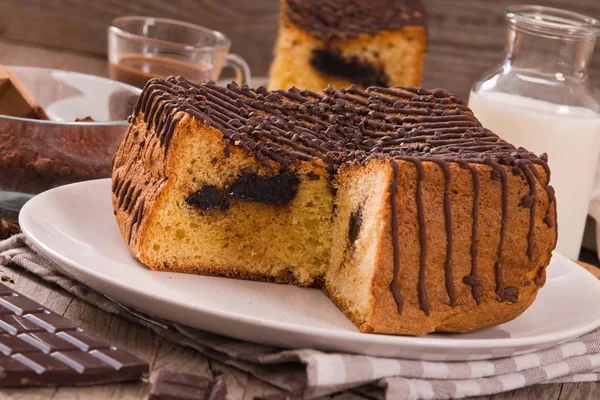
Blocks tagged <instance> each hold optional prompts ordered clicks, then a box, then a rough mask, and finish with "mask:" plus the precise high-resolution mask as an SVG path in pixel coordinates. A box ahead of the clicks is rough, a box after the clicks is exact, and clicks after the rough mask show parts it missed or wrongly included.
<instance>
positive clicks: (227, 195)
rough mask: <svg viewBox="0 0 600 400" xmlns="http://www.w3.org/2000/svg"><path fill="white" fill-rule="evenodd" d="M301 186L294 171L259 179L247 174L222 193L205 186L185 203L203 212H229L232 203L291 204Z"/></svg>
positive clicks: (244, 173) (254, 175)
mask: <svg viewBox="0 0 600 400" xmlns="http://www.w3.org/2000/svg"><path fill="white" fill-rule="evenodd" d="M298 182H299V181H298V177H297V176H296V175H295V174H294V173H293V172H291V171H282V172H281V173H279V174H278V175H276V176H273V177H263V176H258V175H257V174H256V173H254V172H251V171H244V172H243V173H242V175H241V176H240V177H239V178H238V179H237V180H236V181H235V182H233V183H232V184H231V185H230V186H229V187H227V188H226V189H224V190H223V191H222V192H220V191H219V190H218V189H217V188H216V187H214V186H204V187H203V188H202V189H200V190H198V191H196V192H194V193H192V194H191V195H190V196H189V197H188V198H187V200H186V202H187V203H188V204H189V205H191V206H194V207H196V208H198V209H200V210H204V211H206V210H211V209H216V208H219V209H221V210H226V209H227V208H228V207H229V200H230V199H241V200H248V201H255V202H258V203H264V204H271V205H283V204H287V203H289V202H290V201H292V200H293V199H294V197H295V196H296V191H297V190H298Z"/></svg>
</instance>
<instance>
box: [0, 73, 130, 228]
mask: <svg viewBox="0 0 600 400" xmlns="http://www.w3.org/2000/svg"><path fill="white" fill-rule="evenodd" d="M9 68H10V69H11V70H12V71H13V72H14V73H15V74H16V75H17V76H18V77H19V79H21V81H22V82H23V83H24V85H25V87H27V89H28V90H29V91H30V92H31V94H32V95H33V96H34V97H35V98H36V100H37V101H38V102H39V103H40V105H41V106H42V107H43V108H44V109H45V111H46V114H48V116H49V118H50V121H41V120H35V119H28V118H15V117H9V116H5V115H0V215H4V216H10V215H11V214H16V213H17V212H18V211H19V209H20V208H21V206H22V205H23V204H24V203H25V201H27V200H28V199H29V198H31V197H32V196H33V195H35V194H38V193H40V192H43V191H45V190H48V189H51V188H53V187H56V186H60V185H65V184H68V183H74V182H79V181H84V180H89V179H98V178H107V177H109V176H110V173H111V163H112V157H113V155H114V153H115V152H116V150H117V148H118V146H119V144H120V142H121V140H122V138H123V135H124V133H125V131H126V129H127V126H128V123H127V117H128V116H129V115H130V114H131V110H132V109H133V106H134V105H135V102H136V100H137V98H138V96H139V93H140V90H139V89H138V88H135V87H133V86H129V85H126V84H123V83H120V82H116V81H112V80H110V79H106V78H100V77H97V76H92V75H86V74H81V73H75V72H68V71H61V70H53V69H44V68H33V67H9ZM88 117H89V118H88ZM78 119H84V121H81V122H75V121H76V120H78ZM90 119H91V120H90Z"/></svg>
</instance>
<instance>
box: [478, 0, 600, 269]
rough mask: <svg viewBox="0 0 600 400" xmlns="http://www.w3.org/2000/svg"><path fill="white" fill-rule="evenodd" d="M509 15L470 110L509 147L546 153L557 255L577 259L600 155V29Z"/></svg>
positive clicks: (565, 14) (575, 20)
mask: <svg viewBox="0 0 600 400" xmlns="http://www.w3.org/2000/svg"><path fill="white" fill-rule="evenodd" d="M505 15H506V20H507V22H508V36H507V38H508V40H507V44H506V48H505V54H504V57H503V59H502V61H501V62H500V63H499V64H498V65H497V66H496V67H494V68H493V69H492V70H491V71H489V72H488V73H487V74H486V75H485V76H484V77H483V78H482V79H481V80H480V81H478V82H477V83H475V85H474V86H473V88H472V90H471V95H470V98H469V106H470V107H471V109H472V110H473V112H474V113H475V116H477V118H478V119H479V120H480V121H481V123H482V124H483V125H484V126H485V127H486V128H489V129H491V130H492V131H494V132H495V133H496V134H498V135H499V136H500V137H502V138H503V139H506V140H507V141H509V142H510V143H512V144H514V145H515V146H523V147H525V148H526V149H527V150H530V151H533V152H535V153H537V154H540V153H547V155H548V164H549V166H550V169H551V172H552V178H551V179H550V184H551V185H552V186H553V187H554V189H555V190H556V207H557V212H558V245H557V251H558V252H559V253H561V254H562V255H564V256H567V257H569V258H572V259H577V258H578V255H579V251H580V248H581V240H582V236H583V231H584V226H585V221H586V216H587V211H588V203H589V200H590V195H591V192H592V186H593V183H594V174H595V173H596V165H597V160H598V154H599V153H600V96H599V95H598V92H597V91H596V88H595V87H594V86H593V85H592V83H591V81H590V80H589V77H588V69H589V65H590V60H591V58H592V54H593V52H594V44H595V40H596V37H597V36H598V35H599V34H600V21H598V20H596V19H594V18H591V17H587V16H585V15H582V14H576V13H573V12H569V11H565V10H560V9H556V8H549V7H542V6H530V5H518V6H512V7H510V8H508V9H507V10H506V13H505Z"/></svg>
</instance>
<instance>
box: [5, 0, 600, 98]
mask: <svg viewBox="0 0 600 400" xmlns="http://www.w3.org/2000/svg"><path fill="white" fill-rule="evenodd" d="M424 1H425V4H426V6H427V9H428V12H429V15H430V25H429V50H428V55H427V59H426V63H425V79H424V83H423V84H424V86H425V87H428V88H434V87H444V88H446V89H448V90H450V91H452V92H454V93H456V94H457V95H459V96H460V97H463V98H466V97H467V96H468V93H469V89H470V87H471V85H472V84H473V82H475V81H476V80H478V79H479V78H480V77H481V76H482V74H484V73H485V71H487V70H489V69H490V68H492V67H493V66H494V65H496V64H498V63H499V62H500V61H501V56H502V48H503V46H504V41H505V37H506V23H505V21H504V14H503V10H504V8H505V7H506V6H508V5H510V4H514V3H518V1H516V0H477V1H476V0H424ZM536 3H537V4H541V5H548V6H553V7H560V8H567V9H570V10H573V11H577V12H581V13H584V14H587V15H591V16H596V17H599V16H600V1H598V0H578V1H571V0H538V1H537V2H536ZM278 12H279V1H278V0H254V1H239V0H171V1H168V2H167V1H162V0H128V1H114V0H94V1H87V0H53V1H51V2H49V1H44V0H2V1H0V39H1V38H4V39H7V40H17V41H22V42H27V43H32V44H37V45H43V46H50V47H55V48H61V49H67V50H72V51H76V52H83V53H88V54H92V55H95V56H97V57H98V58H104V57H105V54H106V29H107V26H108V25H109V23H110V21H111V20H112V19H113V18H115V17H118V16H122V15H148V16H158V17H166V18H175V19H179V20H184V21H189V22H193V23H197V24H200V25H204V26H206V27H208V28H211V29H216V30H220V31H223V32H224V33H226V34H227V35H229V36H230V37H231V39H232V41H233V47H232V51H233V52H236V53H239V54H240V55H241V56H243V57H244V58H245V59H246V60H247V61H248V63H249V64H250V67H251V69H252V71H253V73H254V74H255V75H256V76H261V75H262V76H264V75H265V74H266V73H267V71H268V67H269V65H270V62H271V59H272V49H273V43H274V41H275V35H276V32H277V15H278ZM596 53H597V54H596V57H595V61H596V62H595V67H594V68H593V70H592V73H591V76H592V78H596V81H598V82H600V51H597V52H596ZM37 61H38V62H44V60H37ZM32 62H34V60H32ZM9 63H10V62H9Z"/></svg>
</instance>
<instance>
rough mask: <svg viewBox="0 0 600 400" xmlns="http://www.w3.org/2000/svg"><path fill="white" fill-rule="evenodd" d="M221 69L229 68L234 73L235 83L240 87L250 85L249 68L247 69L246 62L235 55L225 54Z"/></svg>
mask: <svg viewBox="0 0 600 400" xmlns="http://www.w3.org/2000/svg"><path fill="white" fill-rule="evenodd" d="M223 67H224V68H226V67H229V68H231V69H233V70H234V71H235V81H236V82H237V83H239V84H240V85H242V84H249V83H250V67H248V64H247V63H246V61H244V59H243V58H242V57H240V56H238V55H237V54H227V55H226V56H225V63H224V65H223Z"/></svg>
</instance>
